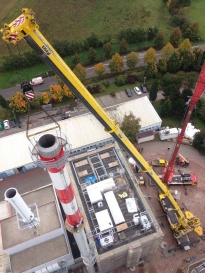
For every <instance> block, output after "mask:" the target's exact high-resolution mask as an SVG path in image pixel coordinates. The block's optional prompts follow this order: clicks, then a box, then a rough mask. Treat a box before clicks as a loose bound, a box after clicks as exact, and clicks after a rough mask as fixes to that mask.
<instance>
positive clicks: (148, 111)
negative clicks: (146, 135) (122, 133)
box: [107, 96, 162, 128]
mask: <svg viewBox="0 0 205 273" xmlns="http://www.w3.org/2000/svg"><path fill="white" fill-rule="evenodd" d="M107 110H108V111H109V112H110V113H111V114H112V116H113V117H114V118H115V119H116V120H117V121H118V122H119V123H120V122H121V121H122V120H123V117H124V115H125V114H127V115H128V114H130V112H132V113H133V115H134V116H135V117H136V118H140V125H141V128H143V127H149V126H150V125H152V124H157V123H160V122H162V120H161V118H160V117H159V115H158V114H157V112H156V111H155V109H154V107H153V106H152V104H151V102H150V101H149V99H148V97H147V96H145V97H141V98H138V99H135V100H130V101H127V102H124V103H121V104H118V105H115V106H112V107H109V108H107Z"/></svg>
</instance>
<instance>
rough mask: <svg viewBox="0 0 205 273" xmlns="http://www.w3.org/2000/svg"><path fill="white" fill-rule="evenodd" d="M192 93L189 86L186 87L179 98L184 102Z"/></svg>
mask: <svg viewBox="0 0 205 273" xmlns="http://www.w3.org/2000/svg"><path fill="white" fill-rule="evenodd" d="M192 95H193V92H192V90H191V89H190V88H186V89H184V90H183V91H182V93H181V98H182V99H183V100H184V102H185V103H186V102H187V101H188V100H189V99H190V97H191V96H192Z"/></svg>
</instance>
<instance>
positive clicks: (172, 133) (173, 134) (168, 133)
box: [159, 128, 179, 140]
mask: <svg viewBox="0 0 205 273" xmlns="http://www.w3.org/2000/svg"><path fill="white" fill-rule="evenodd" d="M178 134H179V131H178V129H177V128H170V129H169V128H166V129H165V130H161V131H160V132H159V137H160V139H161V140H165V139H170V138H177V137H178Z"/></svg>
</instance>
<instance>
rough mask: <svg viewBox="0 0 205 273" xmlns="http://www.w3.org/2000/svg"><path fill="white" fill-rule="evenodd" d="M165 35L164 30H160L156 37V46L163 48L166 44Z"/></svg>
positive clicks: (156, 47)
mask: <svg viewBox="0 0 205 273" xmlns="http://www.w3.org/2000/svg"><path fill="white" fill-rule="evenodd" d="M164 40H165V35H164V33H163V32H162V31H159V32H158V33H157V35H156V37H155V39H154V48H155V49H162V48H163V46H164Z"/></svg>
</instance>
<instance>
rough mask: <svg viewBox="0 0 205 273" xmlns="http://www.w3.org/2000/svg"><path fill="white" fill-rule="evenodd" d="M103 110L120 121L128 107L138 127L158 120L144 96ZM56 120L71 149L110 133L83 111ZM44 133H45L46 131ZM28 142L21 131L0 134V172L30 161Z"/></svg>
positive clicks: (102, 137)
mask: <svg viewBox="0 0 205 273" xmlns="http://www.w3.org/2000/svg"><path fill="white" fill-rule="evenodd" d="M107 111H108V112H109V114H110V115H111V116H112V117H114V118H116V120H117V121H119V122H121V121H122V119H123V117H124V115H125V114H129V113H130V111H132V112H133V114H134V115H135V116H136V117H139V118H140V119H141V122H140V124H141V127H145V126H149V125H152V124H155V123H159V122H160V121H161V119H160V117H159V116H158V114H157V113H156V111H155V109H154V108H153V106H152V104H151V103H150V101H149V100H148V98H147V97H142V98H138V99H136V100H131V101H129V102H125V103H122V104H119V105H116V106H113V107H111V108H107ZM119 119H120V120H119ZM59 124H60V126H61V130H62V132H63V133H64V134H65V135H66V136H67V139H68V142H69V143H70V144H71V145H72V148H73V149H75V148H78V147H82V146H84V145H88V144H90V143H94V142H97V141H101V140H104V139H107V138H110V134H108V133H106V132H105V130H104V128H103V126H102V125H101V124H100V122H99V121H98V120H97V119H96V118H95V117H94V116H93V115H92V114H85V115H81V116H76V117H73V118H70V119H67V120H63V121H59ZM51 127H54V124H48V125H44V126H41V127H38V128H35V129H31V130H30V133H31V134H33V133H36V132H40V131H45V130H47V129H49V128H51ZM46 133H48V131H47V132H46ZM28 146H29V141H28V139H27V138H26V132H25V131H24V132H20V133H17V134H13V135H9V136H6V137H2V138H1V141H0V151H1V164H0V172H3V171H5V170H10V169H13V168H16V167H20V166H23V165H25V164H28V163H31V162H32V160H31V157H30V154H29V151H28Z"/></svg>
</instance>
